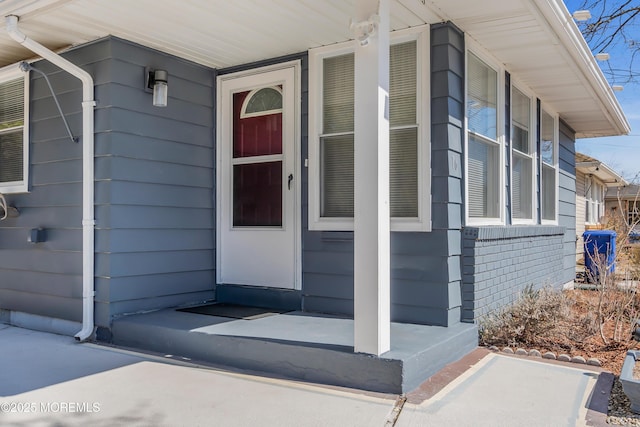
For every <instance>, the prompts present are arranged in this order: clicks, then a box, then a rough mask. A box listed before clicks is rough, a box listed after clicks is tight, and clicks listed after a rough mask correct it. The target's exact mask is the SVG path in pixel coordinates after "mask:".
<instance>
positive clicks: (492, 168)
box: [467, 135, 500, 218]
mask: <svg viewBox="0 0 640 427" xmlns="http://www.w3.org/2000/svg"><path fill="white" fill-rule="evenodd" d="M498 154H499V153H498V146H497V145H496V144H490V143H486V142H484V141H482V140H481V139H479V138H476V137H474V136H471V135H470V136H469V153H468V159H469V160H468V161H469V164H468V170H469V176H468V179H469V189H468V195H467V198H468V203H469V216H470V217H472V218H497V217H498V216H499V210H498V193H497V191H498V188H497V187H498V182H499V179H498V173H499V170H500V168H498V167H497V165H498V161H499V160H498Z"/></svg>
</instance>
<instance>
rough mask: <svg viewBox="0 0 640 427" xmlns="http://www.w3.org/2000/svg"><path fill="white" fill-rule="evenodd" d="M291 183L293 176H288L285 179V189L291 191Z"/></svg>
mask: <svg viewBox="0 0 640 427" xmlns="http://www.w3.org/2000/svg"><path fill="white" fill-rule="evenodd" d="M291 181H293V174H292V173H290V174H289V178H288V179H287V188H288V189H289V190H291Z"/></svg>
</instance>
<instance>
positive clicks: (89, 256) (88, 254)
mask: <svg viewBox="0 0 640 427" xmlns="http://www.w3.org/2000/svg"><path fill="white" fill-rule="evenodd" d="M5 24H6V28H7V32H8V33H9V36H11V38H12V39H14V40H15V41H17V42H18V43H20V44H21V45H22V46H24V47H26V48H27V49H29V50H30V51H32V52H34V53H36V54H38V55H39V56H41V57H42V58H44V59H46V60H48V61H49V62H51V63H53V64H55V65H57V66H58V67H60V68H61V69H63V70H64V71H66V72H68V73H69V74H71V75H73V76H74V77H77V78H78V79H80V81H81V82H82V145H83V147H82V330H80V332H78V333H77V334H76V335H75V338H76V340H78V341H85V340H86V339H87V338H89V337H90V336H91V335H92V334H93V329H94V322H93V304H94V295H95V290H94V259H93V257H94V239H95V237H94V230H95V219H94V190H93V182H94V172H93V169H94V168H93V161H94V160H93V158H94V154H93V153H94V139H93V110H94V107H95V105H96V103H95V100H94V98H93V78H92V77H91V75H90V74H89V73H87V72H86V71H84V70H83V69H82V68H80V67H78V66H77V65H75V64H73V63H71V62H69V61H68V60H66V59H64V58H63V57H61V56H60V55H58V54H56V53H55V52H53V51H51V50H49V49H47V48H46V47H44V46H43V45H41V44H40V43H38V42H36V41H34V40H31V39H30V38H29V37H27V36H26V35H25V34H23V33H22V32H21V31H20V29H19V28H18V17H17V16H15V15H9V16H7V17H6V18H5Z"/></svg>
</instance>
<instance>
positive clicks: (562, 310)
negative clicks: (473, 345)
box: [479, 285, 569, 347]
mask: <svg viewBox="0 0 640 427" xmlns="http://www.w3.org/2000/svg"><path fill="white" fill-rule="evenodd" d="M568 308H569V301H568V299H567V298H566V297H565V295H564V294H563V293H562V292H561V291H558V290H554V289H552V288H550V287H545V288H542V289H539V290H536V289H534V288H533V285H529V286H527V287H526V288H525V289H524V290H523V291H522V293H521V294H520V296H519V298H518V299H517V300H516V301H515V302H514V303H513V304H512V305H511V306H509V307H506V308H504V309H502V310H499V311H498V312H496V313H493V314H490V315H488V316H487V317H485V318H484V319H482V320H481V321H480V322H479V330H480V342H481V344H483V345H498V346H500V345H510V346H520V347H527V346H530V345H532V344H535V343H537V342H538V341H539V338H540V337H542V336H544V335H545V334H547V333H548V332H549V331H551V330H552V329H553V328H554V327H555V326H556V324H557V323H558V322H559V321H560V320H561V319H563V318H565V317H566V316H567V315H568V312H569V310H568Z"/></svg>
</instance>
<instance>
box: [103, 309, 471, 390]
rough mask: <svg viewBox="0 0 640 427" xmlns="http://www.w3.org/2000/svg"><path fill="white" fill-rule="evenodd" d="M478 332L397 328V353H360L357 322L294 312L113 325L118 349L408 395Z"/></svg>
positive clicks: (466, 348) (151, 317) (176, 315)
mask: <svg viewBox="0 0 640 427" xmlns="http://www.w3.org/2000/svg"><path fill="white" fill-rule="evenodd" d="M477 339H478V338H477V327H476V326H475V325H473V324H466V323H460V324H456V325H453V326H450V327H441V326H425V325H413V324H401V323H392V324H391V351H389V352H387V353H385V354H383V355H382V356H380V357H376V356H372V355H368V354H363V353H354V352H353V320H352V319H346V318H341V317H334V316H328V315H322V314H315V313H303V312H290V313H285V314H275V315H273V316H269V317H264V318H260V319H255V320H242V319H231V318H224V317H214V316H206V315H201V314H193V313H185V312H177V311H175V310H161V311H156V312H152V313H146V314H139V315H131V316H125V317H122V318H120V319H117V320H115V321H114V323H113V328H112V342H113V344H116V345H120V346H126V347H133V348H138V349H143V350H149V351H154V352H158V353H161V354H171V355H174V356H182V357H188V358H190V359H193V360H199V361H203V362H208V363H214V364H219V365H227V366H229V367H235V368H240V369H248V370H253V371H258V372H264V373H267V374H272V375H278V376H284V377H286V378H292V379H299V380H303V381H309V382H316V383H323V384H332V385H338V386H345V387H353V388H359V389H363V390H371V391H377V392H384V393H405V392H408V391H411V390H413V389H414V388H416V387H417V386H418V385H420V384H421V383H422V382H423V381H424V380H426V379H427V378H429V377H430V376H431V375H433V374H434V373H436V372H437V371H438V370H440V369H441V368H443V367H444V366H445V365H447V364H449V363H451V362H454V361H456V360H458V359H460V358H462V357H463V356H465V355H466V354H468V353H469V352H471V351H472V350H473V349H475V348H476V346H477V342H478V341H477Z"/></svg>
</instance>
